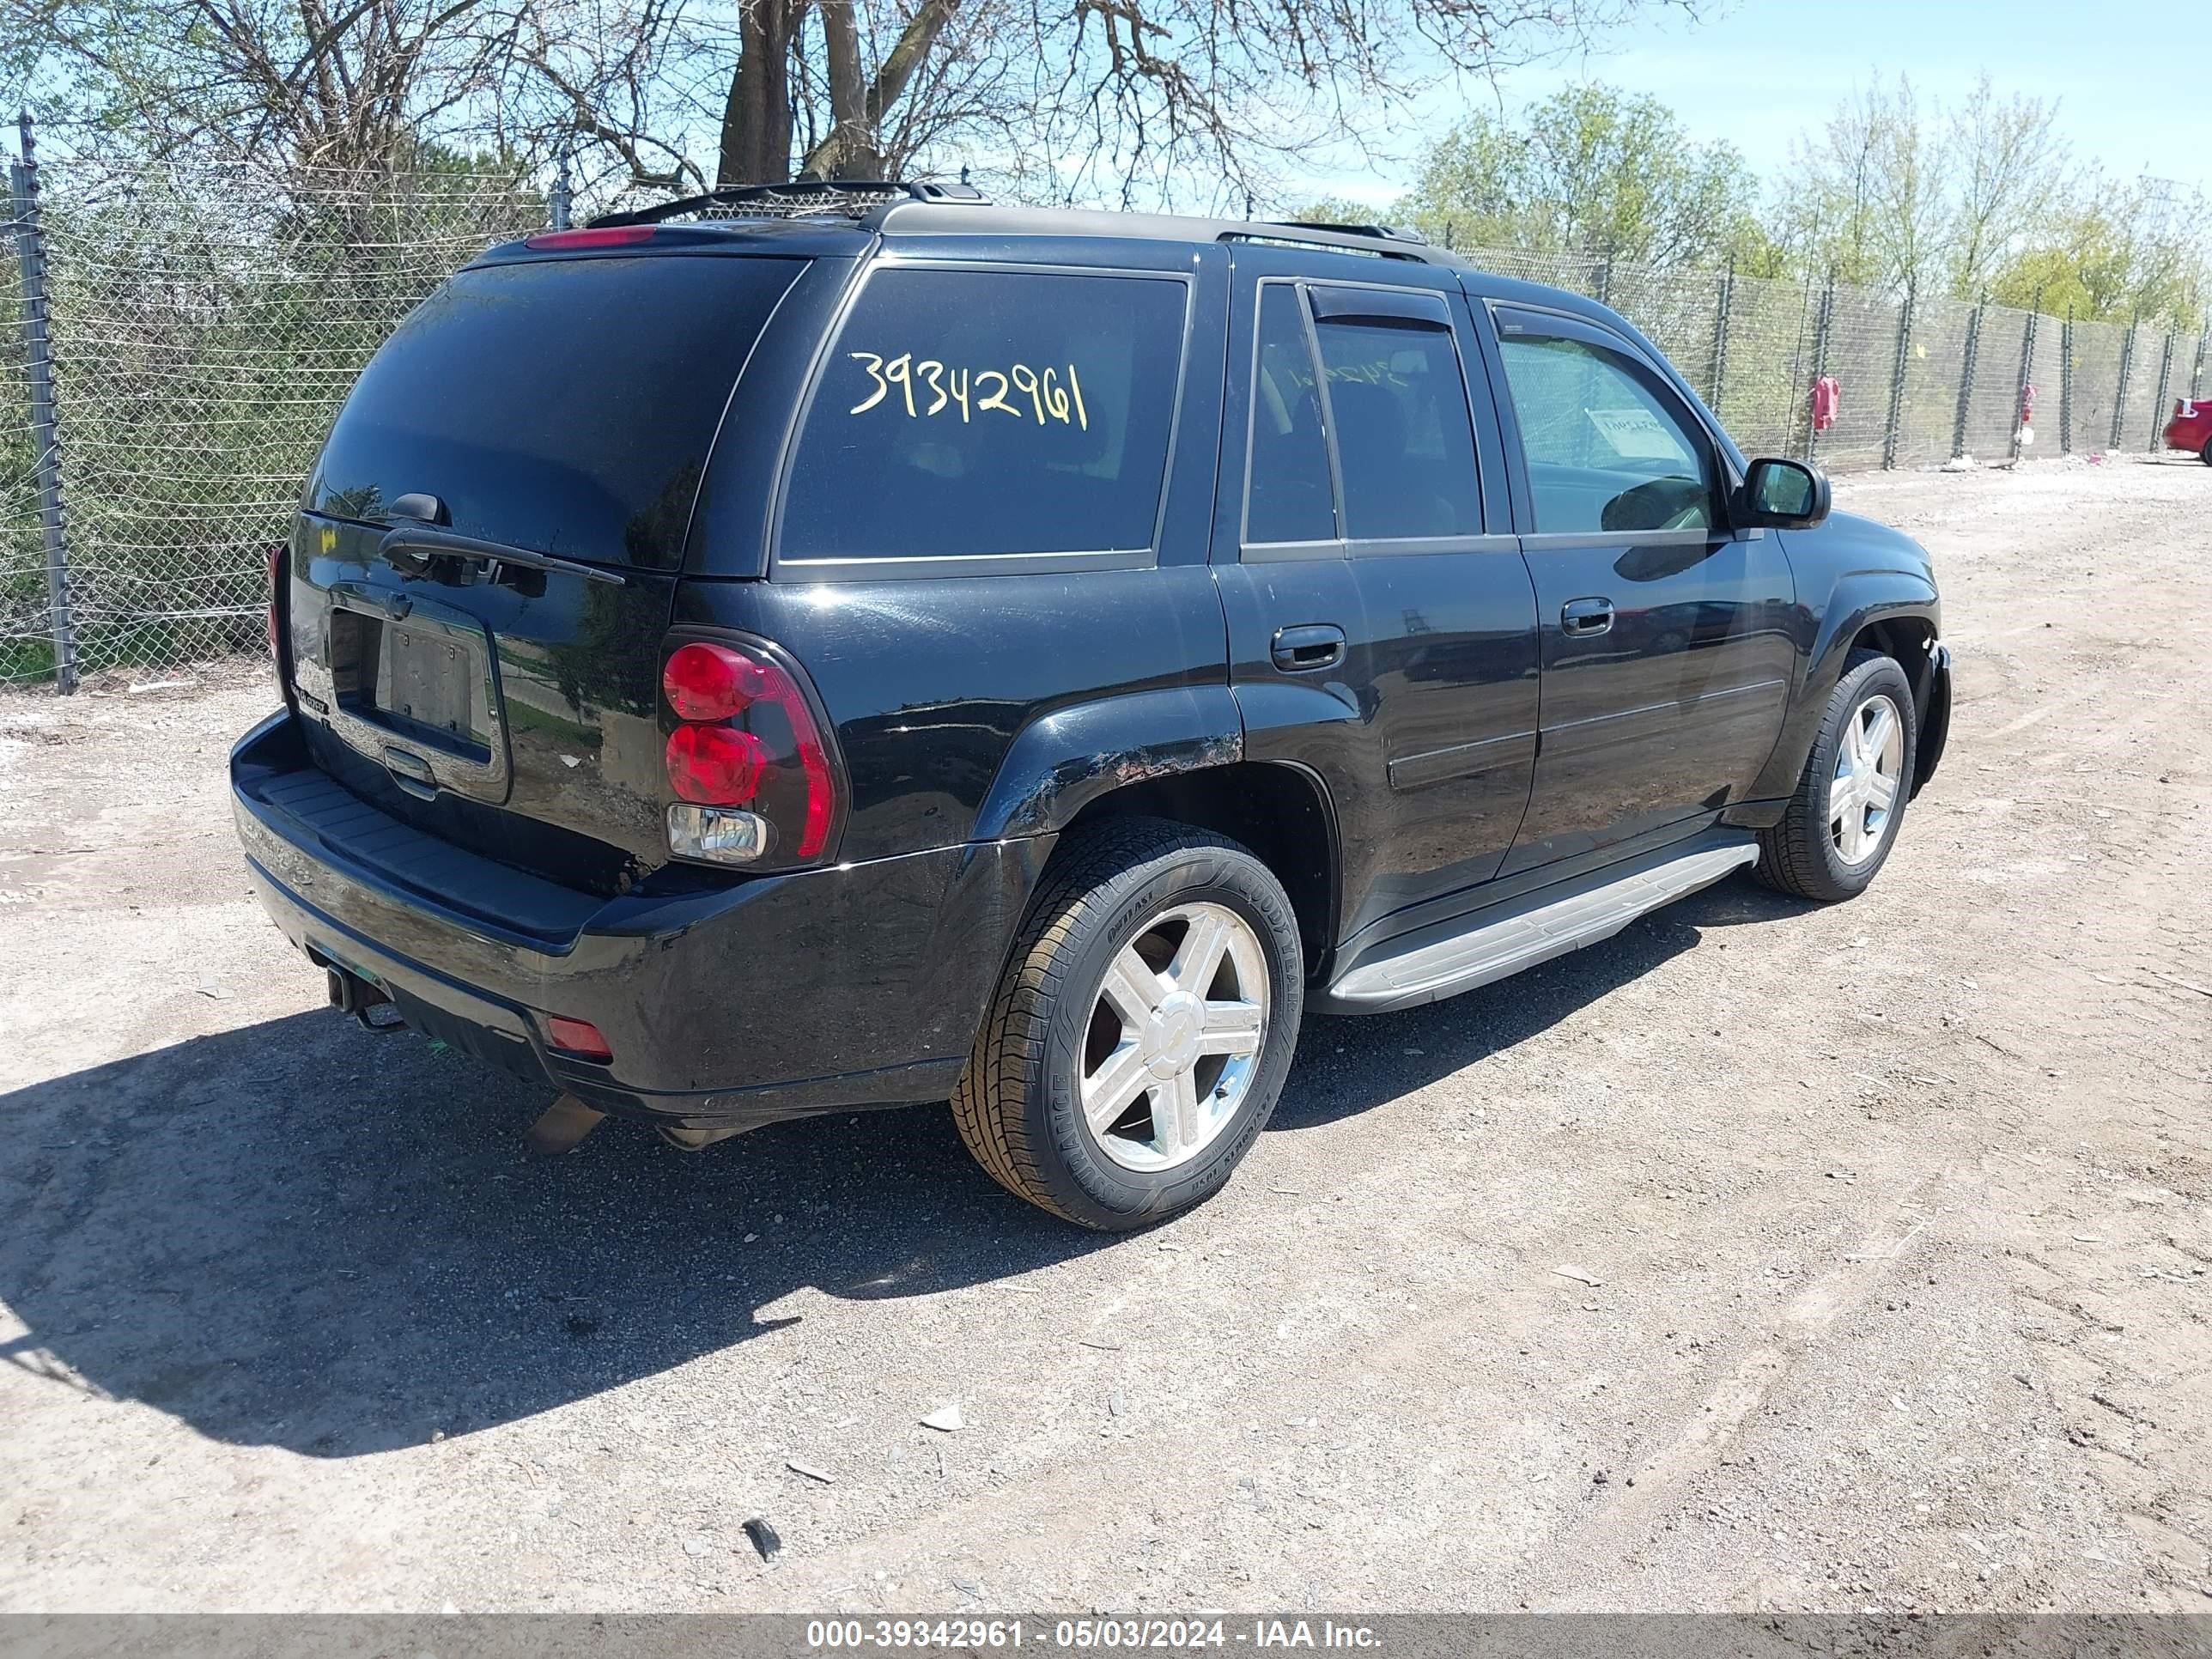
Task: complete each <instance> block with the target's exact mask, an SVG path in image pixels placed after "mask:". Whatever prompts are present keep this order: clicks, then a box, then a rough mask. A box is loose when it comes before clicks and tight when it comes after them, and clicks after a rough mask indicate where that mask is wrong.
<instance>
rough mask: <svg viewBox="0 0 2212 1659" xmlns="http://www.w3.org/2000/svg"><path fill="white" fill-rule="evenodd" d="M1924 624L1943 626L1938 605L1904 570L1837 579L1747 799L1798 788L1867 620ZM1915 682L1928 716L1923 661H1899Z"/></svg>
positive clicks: (1922, 713) (1921, 713) (1930, 590)
mask: <svg viewBox="0 0 2212 1659" xmlns="http://www.w3.org/2000/svg"><path fill="white" fill-rule="evenodd" d="M1896 621H1909V622H1919V623H1926V624H1927V625H1928V627H1929V629H1930V631H1931V632H1934V633H1937V634H1940V633H1941V632H1942V601H1941V599H1939V598H1938V597H1937V595H1936V589H1935V586H1934V585H1933V584H1931V583H1929V581H1927V580H1925V579H1923V578H1922V577H1920V576H1917V575H1914V574H1911V573H1910V572H1907V571H1902V570H1857V571H1853V572H1850V574H1846V575H1844V576H1843V577H1841V578H1839V579H1838V581H1837V583H1836V586H1835V587H1834V589H1833V590H1832V592H1830V594H1829V596H1828V603H1827V604H1826V605H1825V606H1824V607H1823V608H1822V610H1821V611H1820V625H1819V627H1818V628H1817V629H1815V631H1814V635H1813V643H1812V646H1811V647H1810V648H1809V649H1808V651H1807V653H1806V655H1805V671H1804V676H1803V678H1802V679H1801V680H1800V681H1799V683H1798V686H1797V691H1796V696H1794V697H1793V698H1791V700H1790V709H1789V713H1788V714H1786V715H1785V716H1784V719H1783V722H1782V731H1781V734H1780V735H1779V736H1778V738H1776V739H1775V744H1774V749H1773V751H1772V753H1771V754H1770V755H1769V756H1768V757H1767V760H1766V764H1765V767H1763V768H1762V769H1760V771H1759V777H1758V779H1757V781H1755V782H1753V785H1752V787H1751V790H1750V793H1749V794H1748V795H1747V798H1746V799H1747V800H1780V799H1784V798H1785V797H1787V796H1788V795H1789V794H1790V792H1791V791H1792V790H1793V789H1795V788H1796V787H1797V780H1798V777H1799V776H1800V775H1801V774H1802V773H1803V771H1804V769H1805V757H1806V756H1808V754H1810V753H1812V751H1813V738H1814V734H1815V733H1817V732H1819V730H1820V717H1821V715H1822V714H1824V713H1825V712H1826V709H1827V706H1828V694H1829V693H1830V692H1831V691H1832V690H1835V688H1836V682H1837V681H1838V680H1840V679H1841V678H1843V677H1844V662H1845V660H1846V659H1848V658H1849V657H1850V647H1851V641H1853V640H1855V639H1857V637H1858V636H1859V634H1860V632H1861V631H1862V630H1863V629H1865V628H1867V627H1868V626H1869V624H1871V623H1881V622H1896ZM1903 666H1904V669H1905V676H1906V678H1909V679H1911V681H1912V682H1913V690H1914V695H1915V696H1920V697H1921V700H1922V707H1921V708H1919V709H1918V710H1917V715H1918V718H1920V719H1921V720H1923V721H1924V720H1926V718H1927V715H1928V708H1927V707H1926V699H1925V697H1924V696H1922V689H1923V686H1924V685H1925V684H1927V679H1928V675H1929V667H1928V665H1926V664H1924V663H1910V662H1908V663H1905V665H1903Z"/></svg>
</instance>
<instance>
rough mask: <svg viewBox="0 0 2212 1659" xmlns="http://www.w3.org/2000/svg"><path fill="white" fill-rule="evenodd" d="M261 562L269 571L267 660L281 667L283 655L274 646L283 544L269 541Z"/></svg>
mask: <svg viewBox="0 0 2212 1659" xmlns="http://www.w3.org/2000/svg"><path fill="white" fill-rule="evenodd" d="M262 562H263V565H264V568H266V569H267V571H268V573H269V615H268V622H269V630H268V631H269V660H270V661H271V662H273V663H275V664H276V665H277V666H278V667H279V668H282V667H283V665H284V656H283V653H282V652H281V651H279V650H278V649H277V647H276V606H277V602H278V600H279V599H281V597H282V596H283V588H282V587H280V586H277V584H278V583H280V582H282V581H283V580H284V544H283V543H282V542H271V543H270V544H269V545H268V546H267V547H265V548H264V549H263V550H262Z"/></svg>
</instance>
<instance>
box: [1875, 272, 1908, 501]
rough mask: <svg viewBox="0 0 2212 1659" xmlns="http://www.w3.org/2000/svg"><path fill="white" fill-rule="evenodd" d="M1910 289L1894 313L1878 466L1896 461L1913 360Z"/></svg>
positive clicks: (1885, 466)
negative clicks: (1893, 352)
mask: <svg viewBox="0 0 2212 1659" xmlns="http://www.w3.org/2000/svg"><path fill="white" fill-rule="evenodd" d="M1913 292H1914V291H1913V289H1911V288H1907V289H1905V303H1904V305H1902V306H1901V307H1899V308H1898V313H1897V363H1896V367H1895V369H1894V371H1893V373H1892V374H1891V375H1890V377H1889V414H1888V416H1887V418H1886V419H1885V420H1884V421H1883V422H1882V426H1881V470H1882V471H1885V472H1887V471H1890V470H1891V469H1892V468H1893V467H1894V466H1895V465H1897V437H1898V431H1899V427H1900V426H1901V425H1902V424H1903V422H1904V420H1905V365H1906V364H1908V363H1910V362H1911V361H1912V356H1911V351H1912V301H1913Z"/></svg>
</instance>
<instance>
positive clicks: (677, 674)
mask: <svg viewBox="0 0 2212 1659" xmlns="http://www.w3.org/2000/svg"><path fill="white" fill-rule="evenodd" d="M660 689H661V690H662V692H663V693H664V694H665V696H667V698H668V706H669V707H670V708H673V709H674V710H675V711H676V718H677V719H678V720H728V719H729V718H730V717H731V716H732V715H733V714H743V713H744V709H745V705H746V704H748V703H750V702H753V701H754V700H755V699H756V698H759V697H766V696H774V695H775V685H774V684H773V683H772V682H771V680H770V678H769V674H768V672H767V671H766V670H764V669H763V667H762V666H761V665H760V664H758V663H757V662H755V661H754V660H753V659H751V658H750V657H745V656H741V655H740V654H738V653H737V652H735V651H732V649H730V647H728V646H726V645H710V644H708V642H707V641H703V640H694V641H692V642H691V643H690V644H689V645H687V646H685V647H683V648H682V649H681V650H679V651H678V652H677V653H676V654H675V655H674V656H672V657H671V658H670V659H668V666H667V667H665V668H664V669H662V670H661V671H660Z"/></svg>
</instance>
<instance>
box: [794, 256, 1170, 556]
mask: <svg viewBox="0 0 2212 1659" xmlns="http://www.w3.org/2000/svg"><path fill="white" fill-rule="evenodd" d="M1187 295H1188V286H1187V285H1186V284H1185V283H1183V282H1182V281H1181V280H1179V279H1174V280H1170V279H1162V278H1154V277H1146V276H1088V275H1083V276H1079V275H1073V274H1067V275H1062V274H1059V273H1056V272H1055V273H1045V272H1030V271H1003V270H915V269H903V270H902V269H896V268H884V269H879V270H877V271H876V272H875V273H874V274H873V275H872V276H870V277H869V278H868V282H867V286H866V288H865V289H863V290H862V291H861V294H860V299H859V300H858V301H857V302H856V303H855V304H854V307H853V309H852V312H851V313H850V314H849V315H848V317H847V319H846V320H845V324H844V326H843V328H842V330H841V331H839V334H838V337H837V339H836V343H834V345H833V346H832V348H831V349H830V353H829V362H828V365H827V367H826V368H825V369H824V371H823V377H822V380H821V382H820V384H819V385H818V386H816V388H815V391H814V396H813V402H812V404H811V407H810V409H809V410H808V412H807V416H806V422H805V428H804V429H803V430H802V431H801V432H800V434H799V447H798V452H797V454H796V456H795V457H794V459H793V463H792V471H791V477H790V480H789V483H788V485H787V490H786V495H785V506H784V517H783V530H782V538H781V543H780V544H779V550H778V556H779V557H780V558H781V559H783V560H793V559H854V558H863V559H893V558H951V557H964V556H973V555H977V554H1016V553H1042V554H1051V553H1090V552H1143V551H1146V550H1150V549H1151V548H1152V544H1153V538H1154V530H1155V526H1157V524H1158V519H1159V508H1160V495H1161V491H1162V489H1163V488H1164V483H1165V478H1166V473H1167V460H1168V436H1169V433H1170V428H1172V426H1173V424H1174V416H1175V404H1176V394H1177V389H1178V382H1179V380H1180V377H1181V373H1182V345H1183V333H1184V313H1185V310H1186V296H1187Z"/></svg>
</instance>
